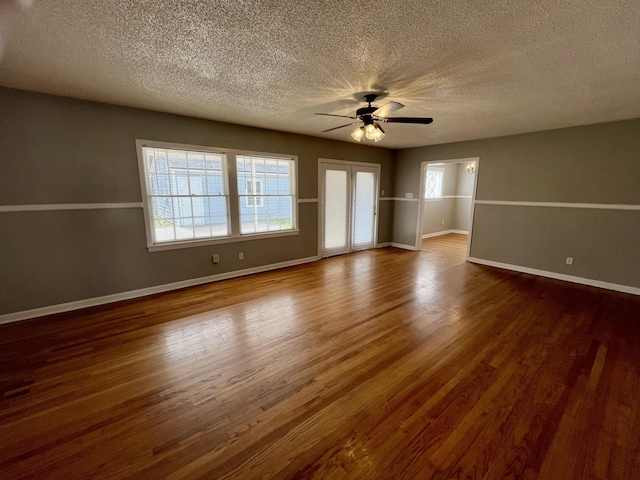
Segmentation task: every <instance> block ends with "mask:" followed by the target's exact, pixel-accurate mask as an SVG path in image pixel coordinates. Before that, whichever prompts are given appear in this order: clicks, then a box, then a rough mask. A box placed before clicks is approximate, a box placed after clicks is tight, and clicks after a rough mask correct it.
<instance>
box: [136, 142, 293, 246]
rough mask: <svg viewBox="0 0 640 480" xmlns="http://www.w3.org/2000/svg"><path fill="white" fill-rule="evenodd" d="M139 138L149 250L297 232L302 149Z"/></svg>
mask: <svg viewBox="0 0 640 480" xmlns="http://www.w3.org/2000/svg"><path fill="white" fill-rule="evenodd" d="M136 143H137V145H138V155H139V163H140V176H141V184H142V188H143V204H144V213H145V220H146V225H147V228H146V230H147V246H148V248H149V250H164V249H167V248H181V247H188V246H196V245H202V244H206V243H224V242H230V241H238V240H243V239H245V237H248V236H251V237H252V238H253V237H255V236H256V235H273V234H274V232H275V233H276V234H280V235H283V234H295V233H297V230H296V214H297V197H296V196H295V191H296V183H295V179H296V176H295V166H296V159H295V157H280V156H273V155H269V156H261V155H259V154H245V153H242V154H241V153H239V152H235V151H232V150H221V149H215V148H208V147H191V146H185V145H175V144H164V143H159V142H147V141H142V140H138V141H137V142H136ZM229 185H237V193H236V191H235V189H230V188H229ZM233 205H238V207H237V208H234V207H233Z"/></svg>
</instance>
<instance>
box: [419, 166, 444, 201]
mask: <svg viewBox="0 0 640 480" xmlns="http://www.w3.org/2000/svg"><path fill="white" fill-rule="evenodd" d="M429 170H431V171H436V172H442V185H440V186H441V189H440V195H438V196H437V197H427V196H426V195H427V188H426V176H427V172H428V171H429ZM424 175H425V190H424V194H425V197H424V199H423V200H424V201H425V202H441V201H442V199H443V198H444V197H443V195H442V193H443V192H444V168H443V167H431V166H427V168H425V170H424Z"/></svg>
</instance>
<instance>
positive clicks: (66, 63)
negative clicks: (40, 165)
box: [0, 0, 640, 148]
mask: <svg viewBox="0 0 640 480" xmlns="http://www.w3.org/2000/svg"><path fill="white" fill-rule="evenodd" d="M4 1H6V0H4ZM23 3H24V4H28V3H29V2H23ZM11 20H12V21H11V23H10V28H9V34H8V36H7V38H5V41H6V43H7V44H6V47H5V52H4V57H3V58H2V60H1V63H0V85H5V86H9V87H14V88H20V89H26V90H34V91H39V92H46V93H53V94H59V95H65V96H70V97H77V98H83V99H89V100H97V101H102V102H108V103H114V104H119V105H127V106H133V107H142V108H148V109H152V110H159V111H164V112H171V113H178V114H184V115H191V116H196V117H202V118H208V119H213V120H221V121H226V122H232V123H238V124H243V125H251V126H257V127H264V128H270V129H274V130H282V131H287V132H296V133H303V134H308V135H315V136H320V137H325V138H333V139H337V140H344V141H352V140H351V137H350V135H349V134H350V132H351V130H352V129H351V128H344V129H341V130H337V131H334V132H330V133H324V134H322V133H320V131H321V130H324V129H327V128H331V127H334V126H338V125H341V124H343V123H347V122H346V121H342V120H343V119H339V118H331V117H320V116H314V115H313V113H314V112H327V113H337V114H346V115H353V114H354V112H355V109H356V108H358V107H359V106H364V104H363V103H361V102H358V101H357V100H356V98H359V97H358V95H359V94H362V93H363V92H367V91H372V90H380V91H382V90H386V91H387V96H386V98H385V99H383V100H382V101H380V102H377V103H376V104H377V105H381V104H383V103H384V102H385V101H388V100H393V101H397V102H401V103H403V104H405V105H406V107H405V108H404V109H403V110H401V111H400V112H397V113H396V115H402V116H430V117H433V118H434V123H433V124H431V125H399V124H387V125H385V130H386V132H387V136H386V138H385V139H384V140H383V141H382V142H380V144H378V145H377V146H381V147H388V148H403V147H412V146H419V145H429V144H434V143H445V142H453V141H459V140H468V139H475V138H485V137H493V136H500V135H508V134H513V133H520V132H528V131H536V130H545V129H550V128H558V127H565V126H572V125H582V124H588V123H596V122H604V121H611V120H619V119H625V118H633V117H640V1H638V0H627V1H625V0H565V1H560V0H558V1H544V0H543V1H507V0H502V1H499V0H467V1H461V0H457V1H455V0H452V1H436V0H433V1H427V0H396V1H387V2H370V1H361V0H350V1H343V0H323V1H305V0H299V1H287V0H273V1H268V0H263V1H258V0H255V1H251V0H220V1H185V0H173V1H171V0H138V1H131V0H35V1H34V2H33V4H32V6H31V7H30V8H23V9H18V8H16V9H14V15H13V17H12V19H11Z"/></svg>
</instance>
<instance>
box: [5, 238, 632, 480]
mask: <svg viewBox="0 0 640 480" xmlns="http://www.w3.org/2000/svg"><path fill="white" fill-rule="evenodd" d="M443 240H444V239H443ZM433 243H434V242H432V245H433ZM639 432H640V297H636V296H632V295H626V294H621V293H615V292H609V291H605V290H600V289H596V288H590V287H585V286H579V285H572V284H567V283H563V282H560V281H555V280H550V279H544V278H537V277H534V276H530V275H524V274H518V273H514V272H507V271H502V270H498V269H493V268H489V267H483V266H478V265H473V264H469V263H467V262H465V261H464V258H463V257H461V256H460V255H452V254H444V255H442V254H438V253H437V252H435V251H422V252H408V251H402V250H398V249H393V248H387V249H381V250H372V251H364V252H359V253H356V254H352V255H347V256H341V257H334V258H330V259H327V260H323V261H320V262H316V263H313V264H307V265H302V266H298V267H293V268H287V269H283V270H279V271H274V272H268V273H264V274H258V275H253V276H250V277H244V278H238V279H234V280H228V281H224V282H218V283H214V284H209V285H203V286H199V287H193V288H189V289H185V290H181V291H177V292H172V293H168V294H163V295H158V296H155V297H148V298H144V299H139V300H135V301H128V302H123V303H120V304H116V305H110V306H104V307H100V308H94V309H91V310H85V311H80V312H73V313H68V314H60V315H56V316H52V317H49V318H42V319H35V320H31V321H24V322H19V323H15V324H9V325H4V326H1V327H0V477H1V478H3V479H4V478H6V479H20V478H38V479H70V478H74V479H75V478H143V479H147V478H148V479H156V478H165V477H168V478H175V479H177V478H208V479H218V478H236V479H254V478H276V479H311V478H315V479H340V478H345V479H442V478H487V479H501V478H523V479H535V478H539V479H583V478H584V479H587V478H594V479H638V478H640V453H639V452H640V433H639Z"/></svg>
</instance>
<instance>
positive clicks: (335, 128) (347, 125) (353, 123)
mask: <svg viewBox="0 0 640 480" xmlns="http://www.w3.org/2000/svg"><path fill="white" fill-rule="evenodd" d="M357 123H360V122H352V123H347V124H346V125H340V126H339V127H333V128H329V129H327V130H322V132H321V133H324V132H330V131H331V130H338V129H339V128H344V127H349V126H351V125H355V124H357Z"/></svg>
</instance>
